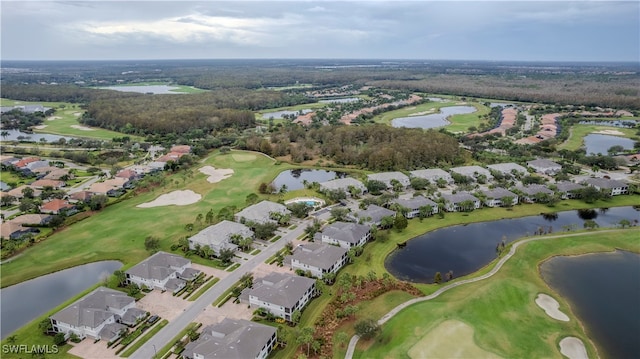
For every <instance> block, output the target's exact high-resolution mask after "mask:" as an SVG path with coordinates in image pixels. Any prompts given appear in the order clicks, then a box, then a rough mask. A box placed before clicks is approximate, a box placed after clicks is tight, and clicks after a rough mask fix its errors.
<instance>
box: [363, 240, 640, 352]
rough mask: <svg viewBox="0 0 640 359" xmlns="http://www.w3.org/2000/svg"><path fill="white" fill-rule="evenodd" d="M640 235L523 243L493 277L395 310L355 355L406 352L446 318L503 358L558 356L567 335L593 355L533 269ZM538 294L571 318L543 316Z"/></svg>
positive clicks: (638, 246)
mask: <svg viewBox="0 0 640 359" xmlns="http://www.w3.org/2000/svg"><path fill="white" fill-rule="evenodd" d="M639 235H640V229H638V228H634V229H626V230H618V231H616V232H609V233H602V234H600V233H598V232H593V233H585V234H584V235H581V236H576V237H565V238H554V239H549V240H540V241H535V242H530V243H527V244H526V245H524V246H522V247H520V248H518V251H517V253H516V255H515V256H514V257H512V258H511V259H510V260H509V261H507V263H506V264H505V265H504V267H503V268H502V269H501V270H500V271H499V272H498V273H497V274H496V275H494V276H493V277H491V278H489V279H486V280H484V281H480V282H476V283H471V284H465V285H462V286H460V287H457V288H454V289H451V290H449V291H447V292H445V293H444V294H443V295H441V296H439V297H437V298H435V299H433V300H431V301H427V302H423V303H418V304H415V305H413V306H411V307H409V308H407V309H405V310H404V311H402V312H400V314H398V315H397V316H396V317H394V318H393V319H391V320H390V321H389V322H388V323H386V324H385V325H384V326H383V327H382V332H381V334H380V335H379V336H378V337H377V338H376V339H375V340H371V341H369V342H360V343H359V345H358V349H357V351H356V355H355V356H354V357H356V358H365V357H366V358H389V357H393V358H402V357H407V352H408V351H409V350H410V349H411V348H412V347H413V346H414V345H415V344H416V343H418V342H419V341H420V340H421V339H422V338H423V337H425V336H427V334H429V333H430V331H431V330H433V329H434V328H436V327H437V326H438V325H439V324H440V323H442V322H444V321H446V320H457V321H460V322H463V323H466V324H467V325H469V326H471V327H472V328H473V330H474V337H473V339H474V341H475V344H476V345H478V346H479V347H480V348H482V349H484V350H487V351H491V352H493V353H495V354H497V355H499V356H502V357H508V358H525V357H526V358H542V357H544V358H548V357H556V358H560V357H561V355H560V353H559V349H558V343H559V341H560V339H561V338H563V337H565V336H569V335H570V336H576V337H578V338H580V339H582V340H583V342H584V343H585V345H586V347H587V351H588V354H589V357H597V355H596V352H595V349H594V347H593V346H592V344H591V342H590V341H589V338H588V337H587V335H586V334H585V331H584V329H583V328H582V326H581V324H580V323H579V322H578V320H577V319H576V317H575V315H574V314H573V312H572V311H571V308H570V307H569V304H568V303H567V302H566V300H564V299H563V298H562V297H560V296H559V295H558V294H556V293H555V292H553V291H552V290H551V289H550V288H549V287H548V286H547V284H546V283H545V282H544V281H543V280H542V278H541V277H540V275H539V273H538V271H537V270H534V269H535V268H538V266H539V264H540V263H541V262H542V261H544V260H545V259H547V258H549V257H552V256H555V255H576V254H581V253H592V252H602V251H613V250H615V249H616V248H620V249H625V250H630V251H634V252H640V242H638V240H637V238H638V236H639ZM539 293H546V294H549V295H551V296H553V297H554V298H555V299H557V300H558V302H559V303H560V310H561V311H563V312H564V313H566V314H567V315H568V316H569V317H570V318H571V320H570V321H569V322H560V321H556V320H553V319H551V318H550V317H548V316H547V315H546V314H545V313H544V311H543V310H541V309H540V308H539V307H538V306H537V305H536V304H535V302H534V300H535V297H536V296H537V295H538V294H539ZM450 339H451V345H455V340H456V339H455V338H450Z"/></svg>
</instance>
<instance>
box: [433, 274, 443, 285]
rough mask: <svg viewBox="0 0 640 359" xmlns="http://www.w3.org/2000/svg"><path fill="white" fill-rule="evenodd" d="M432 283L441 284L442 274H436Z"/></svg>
mask: <svg viewBox="0 0 640 359" xmlns="http://www.w3.org/2000/svg"><path fill="white" fill-rule="evenodd" d="M433 282H434V283H436V284H440V283H442V273H440V272H436V274H435V275H434V276H433Z"/></svg>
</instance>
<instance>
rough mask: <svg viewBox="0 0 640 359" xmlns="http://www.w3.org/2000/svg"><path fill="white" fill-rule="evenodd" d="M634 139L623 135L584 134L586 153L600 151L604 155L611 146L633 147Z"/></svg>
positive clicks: (626, 148)
mask: <svg viewBox="0 0 640 359" xmlns="http://www.w3.org/2000/svg"><path fill="white" fill-rule="evenodd" d="M633 144H634V141H633V140H631V139H628V138H625V137H620V136H612V135H603V134H599V133H590V134H588V135H586V136H584V146H585V147H586V150H587V154H591V153H592V154H596V155H597V154H598V153H601V154H603V155H606V154H607V153H608V151H609V149H610V148H611V147H613V146H622V147H623V148H624V149H625V150H631V149H633Z"/></svg>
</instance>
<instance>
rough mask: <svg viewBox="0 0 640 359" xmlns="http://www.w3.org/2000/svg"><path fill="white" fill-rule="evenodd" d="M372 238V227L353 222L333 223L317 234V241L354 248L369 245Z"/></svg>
mask: <svg viewBox="0 0 640 359" xmlns="http://www.w3.org/2000/svg"><path fill="white" fill-rule="evenodd" d="M370 238H371V227H369V226H366V225H364V224H358V223H353V222H339V221H338V222H333V223H331V224H329V225H328V226H326V227H324V229H323V230H322V232H319V233H316V236H315V238H314V239H315V240H316V241H322V242H323V243H328V244H336V245H339V246H340V247H342V248H347V249H348V248H352V247H355V246H361V245H364V244H365V243H367V241H368V240H369V239H370Z"/></svg>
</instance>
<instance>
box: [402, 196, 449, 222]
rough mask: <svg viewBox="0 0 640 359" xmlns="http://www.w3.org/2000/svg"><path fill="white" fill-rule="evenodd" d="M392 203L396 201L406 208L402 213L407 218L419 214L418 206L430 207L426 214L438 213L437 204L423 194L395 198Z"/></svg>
mask: <svg viewBox="0 0 640 359" xmlns="http://www.w3.org/2000/svg"><path fill="white" fill-rule="evenodd" d="M393 203H397V204H398V205H400V206H402V207H404V208H406V209H407V213H405V215H404V216H405V217H407V218H414V217H418V216H419V215H420V208H422V207H431V212H430V213H429V214H428V215H429V216H430V215H432V214H436V213H438V204H437V203H435V202H434V201H432V200H430V199H428V198H426V197H423V196H415V197H413V198H409V199H396V200H394V201H393Z"/></svg>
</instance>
